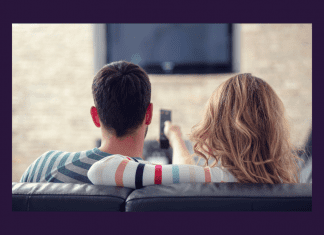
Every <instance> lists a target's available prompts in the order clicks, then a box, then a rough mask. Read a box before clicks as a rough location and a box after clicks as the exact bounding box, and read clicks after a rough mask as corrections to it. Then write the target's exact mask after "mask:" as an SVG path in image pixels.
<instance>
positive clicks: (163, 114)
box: [160, 109, 171, 149]
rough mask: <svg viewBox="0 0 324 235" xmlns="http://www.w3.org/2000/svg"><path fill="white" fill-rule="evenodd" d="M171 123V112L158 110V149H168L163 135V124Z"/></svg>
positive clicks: (166, 140)
mask: <svg viewBox="0 0 324 235" xmlns="http://www.w3.org/2000/svg"><path fill="white" fill-rule="evenodd" d="M165 121H171V110H165V109H161V110H160V148H161V149H168V148H169V140H168V138H167V137H166V136H165V134H164V122H165Z"/></svg>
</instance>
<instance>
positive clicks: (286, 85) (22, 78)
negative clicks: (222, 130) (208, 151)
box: [12, 24, 312, 181]
mask: <svg viewBox="0 0 324 235" xmlns="http://www.w3.org/2000/svg"><path fill="white" fill-rule="evenodd" d="M241 28H242V30H241V72H250V73H252V74H253V75H255V76H258V77H260V78H263V79H264V80H265V81H267V82H268V83H269V84H270V85H271V86H272V87H273V88H274V89H275V90H276V92H277V93H278V95H279V97H280V98H281V99H282V100H283V102H284V104H285V106H286V109H287V114H288V116H289V117H290V121H291V125H292V131H291V133H292V140H293V143H294V144H296V145H299V146H300V145H301V144H302V143H303V142H304V141H305V139H306V137H307V134H308V131H309V130H310V128H311V118H312V67H311V66H312V50H311V48H312V26H311V25H310V24H306V25H287V24H282V25H269V24H263V25H258V24H255V25H244V24H243V25H242V27H241ZM12 29H13V33H12V34H13V35H12V36H13V38H12V42H13V43H12V47H13V52H12V61H13V68H12V72H13V78H12V89H13V90H12V94H13V97H12V107H13V110H12V142H13V145H12V146H13V147H12V164H13V165H12V169H13V171H12V180H13V181H18V180H19V179H20V176H21V175H22V173H23V172H24V170H25V169H26V167H27V166H28V165H29V164H30V163H32V162H33V161H34V160H35V159H36V158H37V157H39V156H40V155H41V154H42V153H44V152H46V151H48V150H64V151H81V150H87V149H91V148H93V147H95V140H96V139H97V138H100V130H99V129H98V128H96V127H95V126H94V125H93V123H92V121H91V118H90V106H91V105H93V100H92V95H91V84H92V79H93V75H94V69H93V68H94V64H93V63H94V58H93V57H94V50H93V38H92V37H93V33H92V27H91V25H81V24H75V25H48V24H46V25H28V24H23V25H13V27H12ZM232 75H233V74H224V75H203V76H201V75H194V76H187V75H186V76H180V75H177V76H173V75H171V76H162V75H150V79H151V83H152V102H153V103H154V111H155V112H154V115H153V121H152V124H151V126H150V128H149V132H148V135H147V139H156V138H157V136H158V128H159V126H158V125H159V109H161V108H165V109H172V110H173V113H172V119H173V122H174V123H177V124H179V125H180V126H181V127H182V130H183V133H184V134H189V133H190V129H191V127H192V126H193V125H194V124H196V123H197V122H198V121H199V120H200V118H201V112H202V110H203V108H204V104H205V103H206V101H207V99H208V98H209V96H210V95H211V93H212V92H213V91H214V90H215V89H216V88H217V86H218V85H219V84H220V83H221V82H223V81H225V80H226V79H228V78H229V77H231V76H232Z"/></svg>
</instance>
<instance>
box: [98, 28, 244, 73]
mask: <svg viewBox="0 0 324 235" xmlns="http://www.w3.org/2000/svg"><path fill="white" fill-rule="evenodd" d="M228 25H229V27H231V30H230V63H228V64H217V66H206V65H204V64H196V65H195V66H192V65H185V64H184V65H178V66H176V67H175V68H174V69H173V71H172V73H170V72H169V73H168V72H166V71H164V70H163V69H162V68H161V67H160V66H156V67H154V66H152V67H151V68H144V69H145V70H146V72H147V73H148V74H161V75H163V74H214V73H238V72H240V67H241V63H240V62H241V45H240V43H241V42H240V41H241V36H240V34H241V25H240V24H232V23H231V24H228ZM93 35H94V40H93V43H94V44H93V45H94V53H95V55H94V73H97V72H98V71H99V70H100V69H101V68H102V67H103V66H104V65H105V64H107V63H110V62H112V61H110V60H109V45H108V38H107V36H108V35H109V24H94V25H93Z"/></svg>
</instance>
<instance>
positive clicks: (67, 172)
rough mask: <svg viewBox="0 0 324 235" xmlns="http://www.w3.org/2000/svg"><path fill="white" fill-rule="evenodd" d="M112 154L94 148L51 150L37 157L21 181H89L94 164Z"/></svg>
mask: <svg viewBox="0 0 324 235" xmlns="http://www.w3.org/2000/svg"><path fill="white" fill-rule="evenodd" d="M110 155H111V154H109V153H105V152H102V151H100V150H99V149H98V148H94V149H91V150H87V151H81V152H73V153H69V152H63V151H49V152H46V153H44V154H43V155H42V156H40V157H39V158H37V159H36V160H35V161H34V162H33V163H32V164H31V165H30V166H29V167H28V168H27V170H26V171H25V172H24V174H23V175H22V177H21V179H20V182H56V183H88V184H92V183H91V181H90V180H89V179H88V176H87V173H88V170H89V169H90V167H91V166H92V164H94V163H95V162H97V161H99V160H101V159H103V158H104V157H108V156H110Z"/></svg>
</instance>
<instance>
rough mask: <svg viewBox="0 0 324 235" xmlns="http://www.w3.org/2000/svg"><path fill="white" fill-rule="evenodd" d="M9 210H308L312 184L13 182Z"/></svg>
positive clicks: (309, 208)
mask: <svg viewBox="0 0 324 235" xmlns="http://www.w3.org/2000/svg"><path fill="white" fill-rule="evenodd" d="M12 210H13V211H117V212H132V211H134V212H136V211H138V212H139V211H312V184H311V183H301V184H278V185H271V184H239V183H208V184H203V183H181V184H173V185H169V186H164V185H154V186H147V187H144V188H142V189H136V190H134V189H130V188H119V187H110V186H103V185H90V184H67V183H63V184H62V183H15V182H13V183H12Z"/></svg>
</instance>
